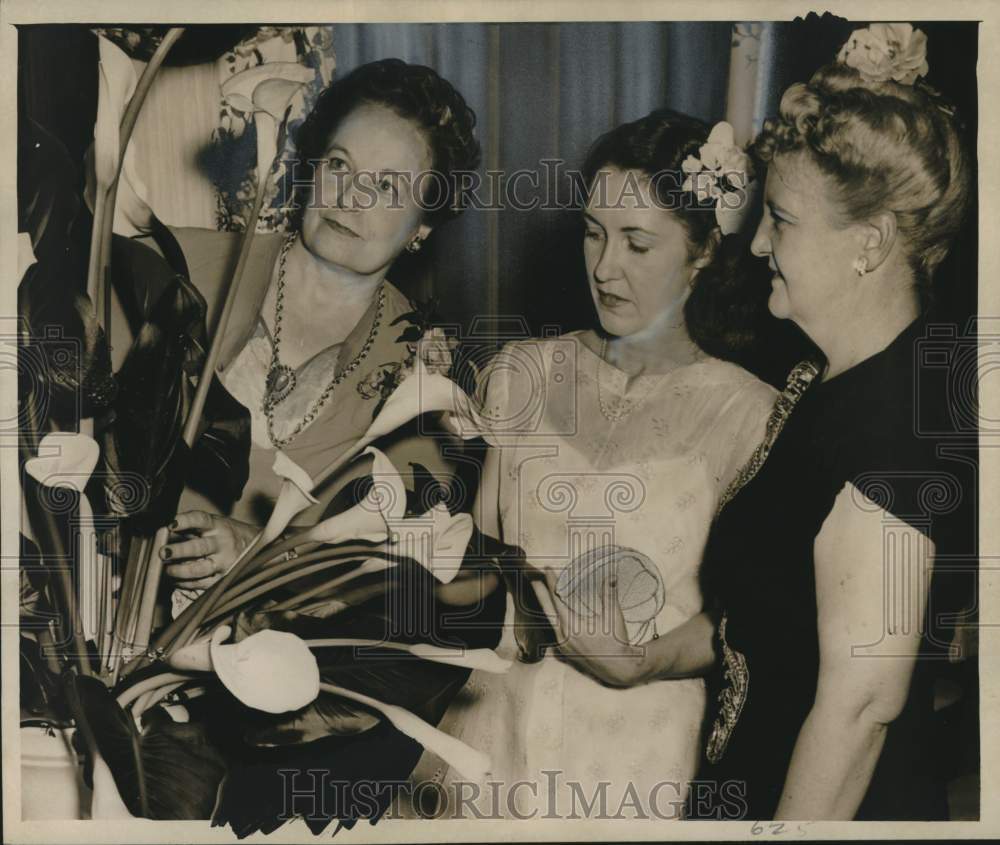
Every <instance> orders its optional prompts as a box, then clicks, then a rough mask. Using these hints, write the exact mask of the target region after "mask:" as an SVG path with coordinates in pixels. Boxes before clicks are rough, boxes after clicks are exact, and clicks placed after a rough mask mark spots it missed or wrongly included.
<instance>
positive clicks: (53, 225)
mask: <svg viewBox="0 0 1000 845" xmlns="http://www.w3.org/2000/svg"><path fill="white" fill-rule="evenodd" d="M79 182H80V173H79V169H78V168H77V167H76V165H75V164H74V163H73V160H72V158H71V157H70V154H69V152H68V151H67V150H66V147H65V146H64V145H63V143H62V142H61V141H60V140H59V139H58V138H56V137H55V135H53V134H52V133H51V132H49V131H48V130H47V129H45V127H43V126H41V125H40V124H38V123H36V122H35V121H34V120H32V119H31V118H30V117H27V116H25V117H23V119H22V120H21V121H20V122H19V124H18V138H17V229H18V231H19V232H27V233H28V234H29V235H30V236H31V245H32V249H33V251H34V253H35V258H36V259H37V260H38V261H39V262H40V263H49V262H51V261H53V260H58V259H60V258H61V257H63V256H65V255H66V253H67V251H68V250H69V234H70V228H71V227H72V225H73V221H74V220H75V219H76V216H77V214H78V213H79V211H80V205H81V203H80V197H79V195H78V194H77V193H76V192H75V188H76V186H77V185H78V184H79Z"/></svg>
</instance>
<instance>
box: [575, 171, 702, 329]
mask: <svg viewBox="0 0 1000 845" xmlns="http://www.w3.org/2000/svg"><path fill="white" fill-rule="evenodd" d="M598 180H602V181H603V186H604V187H603V189H602V188H601V187H600V184H601V183H600V182H599V181H598ZM592 188H593V189H592V190H591V193H590V198H589V200H588V202H587V205H586V207H585V209H584V213H583V217H584V221H585V224H586V231H585V232H584V236H583V255H584V260H585V262H586V265H587V280H588V282H589V284H590V294H591V296H592V297H593V299H594V306H595V307H596V308H597V315H598V317H599V318H600V321H601V326H602V327H603V329H604V330H605V331H606V332H608V333H609V334H613V335H617V336H619V337H624V336H627V335H634V334H638V333H640V332H644V331H655V330H656V328H657V327H660V326H665V325H669V324H672V323H675V322H678V321H680V320H682V319H683V306H684V301H685V300H686V299H687V295H688V292H689V291H690V283H691V279H692V278H693V276H694V273H695V265H694V264H693V263H692V262H691V260H690V259H689V256H688V253H689V243H688V240H687V233H686V231H685V229H684V226H683V225H682V224H681V222H680V221H679V220H678V219H677V218H676V217H675V216H674V215H673V213H672V212H670V211H667V210H666V209H665V208H662V207H661V206H659V205H657V203H656V202H655V201H654V198H653V197H652V196H651V194H650V181H649V178H648V177H647V176H646V175H645V174H643V173H641V172H639V171H635V170H632V171H622V170H619V169H618V168H614V167H609V168H604V169H602V170H601V171H599V172H598V174H597V178H595V180H594V185H593V186H592Z"/></svg>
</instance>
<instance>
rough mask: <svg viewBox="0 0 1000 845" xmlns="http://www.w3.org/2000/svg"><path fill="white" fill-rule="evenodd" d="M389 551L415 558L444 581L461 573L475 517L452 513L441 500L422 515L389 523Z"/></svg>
mask: <svg viewBox="0 0 1000 845" xmlns="http://www.w3.org/2000/svg"><path fill="white" fill-rule="evenodd" d="M389 528H390V530H391V531H392V534H393V536H392V541H391V543H390V545H389V549H390V551H392V552H393V553H394V554H398V555H401V556H403V557H408V558H412V559H413V560H415V561H416V562H417V563H419V564H420V565H421V566H422V567H423V568H424V569H426V570H427V571H428V572H430V573H431V574H432V575H433V576H434V577H435V578H437V580H438V581H440V582H441V583H442V584H448V583H450V582H451V581H452V580H454V578H455V576H456V575H458V570H459V568H460V567H461V565H462V559H463V558H464V557H465V549H466V547H467V546H468V545H469V540H470V538H471V537H472V529H473V520H472V517H471V516H470V515H469V514H467V513H460V514H454V515H453V514H451V513H450V512H449V511H448V508H447V506H446V505H444V504H441V503H438V504H436V505H435V506H434V507H432V508H431V509H430V510H429V511H427V512H426V513H425V514H424V515H423V516H417V517H410V518H409V519H403V520H399V521H398V522H395V521H394V522H390V523H389Z"/></svg>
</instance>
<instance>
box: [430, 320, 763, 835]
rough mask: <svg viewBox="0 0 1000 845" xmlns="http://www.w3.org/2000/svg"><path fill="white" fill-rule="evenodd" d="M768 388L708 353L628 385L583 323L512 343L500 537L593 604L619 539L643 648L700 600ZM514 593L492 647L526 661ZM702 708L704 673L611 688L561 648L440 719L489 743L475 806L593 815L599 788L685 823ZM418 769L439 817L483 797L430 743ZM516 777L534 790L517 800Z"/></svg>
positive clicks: (629, 618) (626, 593)
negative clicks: (717, 528) (588, 341)
mask: <svg viewBox="0 0 1000 845" xmlns="http://www.w3.org/2000/svg"><path fill="white" fill-rule="evenodd" d="M774 398H775V392H774V390H773V389H772V388H770V387H769V386H767V385H765V384H764V383H763V382H761V381H759V380H758V379H756V378H755V377H754V376H752V375H750V374H749V373H748V372H746V371H745V370H743V369H741V368H740V367H737V366H735V365H733V364H729V363H726V362H723V361H720V360H718V359H715V358H710V357H704V358H702V359H700V360H698V361H696V362H695V363H692V364H689V365H686V366H683V367H681V368H679V369H676V370H673V371H672V372H670V373H667V374H666V375H652V376H640V377H638V378H636V379H633V380H632V381H631V383H630V382H629V379H628V377H627V375H626V374H625V373H624V372H622V371H621V370H618V369H616V368H614V367H613V366H611V365H609V364H607V363H606V362H604V361H603V360H602V359H601V358H600V356H599V355H597V354H596V353H595V352H594V351H592V350H591V349H590V348H588V346H586V345H585V344H584V343H583V342H582V335H581V334H580V333H573V334H569V335H565V336H563V337H560V338H554V339H550V340H544V341H520V342H516V343H512V344H508V345H507V346H506V347H505V348H504V349H503V350H502V351H501V352H500V354H499V355H498V356H497V358H496V360H495V362H494V363H493V365H492V366H491V369H490V378H489V382H488V388H487V398H486V410H487V414H488V415H489V418H490V420H491V433H490V435H489V436H488V438H487V439H488V440H489V441H490V442H491V445H493V446H494V447H496V448H499V449H500V461H499V468H500V483H499V501H498V503H497V505H498V510H499V515H500V524H501V533H502V535H503V536H502V539H503V540H504V541H505V542H507V543H510V544H516V545H518V546H520V547H521V548H523V549H524V551H525V553H526V555H527V558H528V559H529V560H530V561H531V562H532V563H534V564H535V565H543V566H546V567H556V568H558V569H563V568H564V567H567V566H568V567H569V569H568V570H567V571H566V572H565V578H564V580H563V582H560V583H564V584H565V585H566V587H567V589H566V595H567V601H568V603H569V604H570V606H571V607H573V608H574V609H575V612H577V613H580V614H584V615H586V614H587V613H588V612H589V610H593V605H594V602H593V601H592V598H593V596H592V595H588V590H590V593H593V592H594V591H593V589H592V588H593V587H594V584H593V583H590V584H589V585H588V579H587V577H586V576H587V573H588V572H590V573H593V572H595V571H599V567H598V568H597V569H595V568H594V566H593V565H592V564H593V563H594V561H595V560H599V559H602V558H603V559H605V560H607V559H609V557H608V553H609V551H612V550H613V551H614V554H612V555H611V557H618V558H619V559H620V560H619V563H622V562H623V561H624V563H625V564H628V566H627V573H628V574H627V575H626V570H623V569H621V568H620V569H619V571H618V574H619V585H618V600H619V603H620V604H621V605H622V608H623V611H624V615H625V617H626V624H627V628H628V634H629V639H630V640H631V641H632V642H634V643H643V642H648V641H649V640H650V639H652V638H653V637H655V636H659V635H661V634H663V633H665V632H666V631H669V630H671V629H672V628H674V627H676V626H677V625H679V624H681V623H682V622H684V621H686V620H687V619H689V618H691V617H692V616H694V615H696V614H697V613H698V612H699V611H700V609H701V603H702V600H701V594H700V590H699V584H698V568H699V565H700V562H701V556H702V551H703V548H704V545H705V541H706V538H707V534H708V529H709V524H710V523H711V521H712V518H713V516H714V514H715V511H716V508H717V506H718V502H719V498H720V495H721V494H722V492H723V490H724V489H725V488H726V486H727V485H728V483H729V482H730V480H731V479H732V478H733V477H734V475H735V474H736V472H737V471H738V470H739V469H740V467H742V466H743V464H744V463H745V462H746V461H747V459H748V458H749V456H750V454H751V453H752V452H753V450H754V448H755V447H756V445H757V444H758V443H759V442H760V441H761V439H762V438H763V433H764V426H765V423H766V420H767V417H768V415H769V413H770V411H771V407H772V405H773V402H774ZM602 406H603V408H602ZM609 417H610V419H609ZM588 561H589V563H590V564H591V565H590V566H589V568H588ZM569 576H574V577H569ZM598 592H599V590H598ZM512 604H513V602H512V601H511V600H510V599H509V598H508V613H507V623H506V626H505V630H504V634H503V639H502V641H501V644H500V646H499V649H498V650H499V652H500V653H501V655H503V656H504V657H507V658H510V659H513V660H516V659H517V655H518V646H517V643H516V641H515V638H514V630H513V624H512V623H513V616H514V615H513V607H512ZM704 709H705V691H704V684H703V682H702V680H701V679H685V680H677V681H658V682H653V683H650V684H646V685H642V686H638V687H633V688H630V689H616V688H611V687H608V686H604V685H602V684H600V683H598V682H597V681H595V680H593V679H592V678H591V677H590V676H588V675H586V674H584V673H583V672H581V671H580V670H578V669H577V668H575V667H574V666H573V665H572V664H571V663H569V662H567V661H565V660H563V659H561V658H560V657H558V656H555V655H554V654H553V652H552V650H550V651H549V653H548V654H547V655H546V656H545V657H544V658H543V659H542V660H541V661H539V662H537V663H530V664H529V663H524V662H515V664H514V666H513V668H512V669H511V670H510V671H509V672H508V673H507V674H505V675H490V674H487V673H485V672H481V671H476V672H474V673H473V675H472V676H471V678H470V680H469V682H468V684H467V685H466V687H465V688H464V689H463V691H462V692H461V693H460V695H459V697H458V698H457V699H456V701H455V702H454V703H453V705H452V706H451V708H450V709H449V711H448V713H447V714H446V715H445V717H444V720H443V721H442V723H441V725H440V727H441V728H442V729H443V730H444V731H446V732H448V733H451V734H453V735H455V736H458V737H460V738H461V739H463V740H464V741H465V742H467V743H469V744H470V745H472V746H474V747H476V748H478V749H480V750H482V751H485V752H486V753H487V754H489V756H490V758H491V762H492V768H491V774H490V777H489V778H488V781H487V783H481V784H479V785H478V790H479V791H478V798H477V799H475V800H474V801H473V803H475V804H476V806H477V807H478V808H479V810H480V812H482V813H484V814H486V815H487V816H493V817H495V816H497V815H499V816H501V817H511V816H516V815H518V814H521V815H525V814H528V815H530V814H531V813H532V811H533V810H534V811H537V814H538V817H543V816H544V815H545V814H546V813H548V812H554V813H557V814H559V815H560V816H562V817H565V816H567V815H572V814H573V813H574V812H575V813H577V814H583V813H584V812H585V807H586V804H587V803H589V802H590V801H591V800H592V799H593V798H594V797H595V796H596V797H597V798H598V803H597V804H596V805H594V808H593V809H592V810H591V811H589V812H593V813H599V812H601V809H600V799H601V791H602V789H605V790H606V792H605V793H604V796H605V799H606V804H607V812H608V813H609V814H610V815H614V813H615V812H616V809H617V808H619V807H620V806H621V805H622V802H623V801H624V802H625V804H626V805H627V807H628V806H635V805H636V803H637V802H636V799H638V806H639V808H640V809H639V810H635V811H634V810H630V809H628V808H626V810H625V816H626V817H638V818H642V817H643V813H644V814H645V815H647V816H649V817H650V818H674V817H677V816H679V815H680V813H681V811H682V809H681V805H682V803H683V800H684V798H685V796H686V792H687V785H688V782H689V781H690V779H691V778H692V777H693V775H694V773H695V769H696V766H697V761H698V749H699V735H700V730H701V722H702V717H703V713H704ZM546 772H550V774H545V773H546ZM553 772H558V773H559V774H558V775H555V774H552V773H553ZM422 780H434V781H437V782H438V783H440V784H442V785H443V786H444V788H445V789H444V795H445V798H446V800H447V802H448V806H447V808H446V809H445V811H444V816H445V817H447V816H449V815H453V814H455V812H456V806H457V804H458V803H459V800H461V799H465V800H466V801H468V800H469V797H470V796H471V795H474V794H476V788H477V787H473V786H472V785H471V784H463V783H461V781H462V778H461V776H460V775H459V774H458V773H457V772H454V771H449V770H448V768H447V766H446V765H445V764H444V763H443V762H442V761H440V760H439V759H438V758H437V757H435V756H433V755H431V754H429V753H428V754H425V755H424V758H423V759H422V760H421V763H420V765H419V766H418V767H417V770H416V772H415V773H414V776H413V782H414V783H415V784H416V783H419V782H420V781H422ZM489 781H494V782H500V784H501V785H500V786H499V787H495V786H490V785H489ZM518 781H527V782H528V784H529V785H528V786H521V787H518V788H517V789H515V790H513V794H511V789H510V787H511V786H513V785H514V784H515V783H517V782H518ZM602 781H603V782H607V783H608V786H607V787H601V782H602ZM572 784H576V786H573V785H572ZM633 795H634V797H632V796H633ZM457 799H458V800H457ZM630 813H632V815H629V814H630ZM462 814H463V815H464V817H469V815H470V811H469V809H468V805H466V808H465V809H464V810H463V811H462Z"/></svg>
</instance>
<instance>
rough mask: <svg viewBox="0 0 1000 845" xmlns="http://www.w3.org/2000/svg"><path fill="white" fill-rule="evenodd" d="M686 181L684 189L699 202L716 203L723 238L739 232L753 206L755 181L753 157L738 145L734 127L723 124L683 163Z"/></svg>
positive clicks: (715, 127)
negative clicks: (712, 201) (751, 160)
mask: <svg viewBox="0 0 1000 845" xmlns="http://www.w3.org/2000/svg"><path fill="white" fill-rule="evenodd" d="M681 170H682V171H683V172H684V173H686V174H687V178H686V179H685V180H684V183H683V184H682V185H681V190H684V191H691V192H692V193H694V195H695V196H696V197H697V198H698V201H699V202H708V201H709V200H714V202H715V217H716V220H717V221H718V223H719V228H720V229H721V230H722V233H723V234H724V235H729V234H733V233H734V232H737V231H739V229H740V227H741V225H742V222H743V218H744V217H745V215H746V212H747V211H748V210H749V208H750V206H751V204H752V203H751V202H750V198H749V197H748V195H747V192H748V189H749V187H750V185H751V182H752V179H753V171H752V168H751V166H750V157H749V156H748V155H747V154H746V152H745V151H744V150H743V148H742V147H740V146H738V145H737V144H736V139H735V133H734V130H733V127H732V125H731V124H729V123H726V122H725V121H720V122H719V123H717V124H715V126H713V127H712V131H711V132H710V133H709V135H708V140H706V142H705V143H704V144H702V145H701V147H699V149H698V155H697V156H693V155H689V156H688V157H687V158H686V159H685V160H684V161H683V163H682V164H681Z"/></svg>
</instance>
